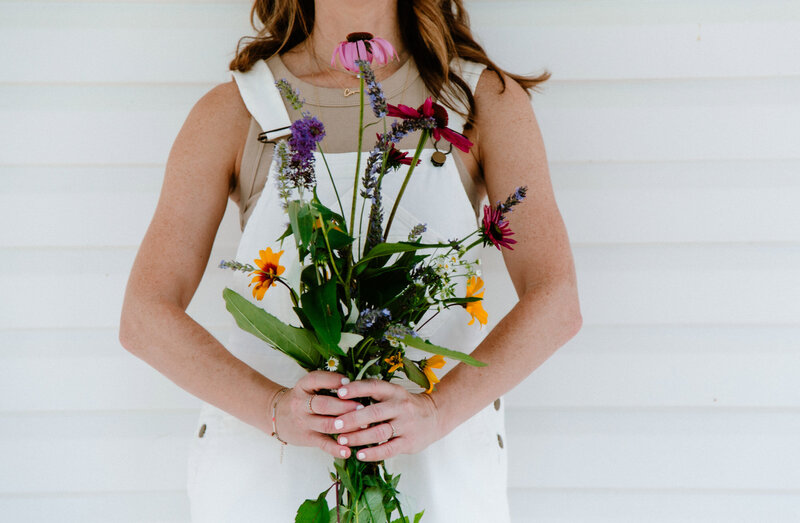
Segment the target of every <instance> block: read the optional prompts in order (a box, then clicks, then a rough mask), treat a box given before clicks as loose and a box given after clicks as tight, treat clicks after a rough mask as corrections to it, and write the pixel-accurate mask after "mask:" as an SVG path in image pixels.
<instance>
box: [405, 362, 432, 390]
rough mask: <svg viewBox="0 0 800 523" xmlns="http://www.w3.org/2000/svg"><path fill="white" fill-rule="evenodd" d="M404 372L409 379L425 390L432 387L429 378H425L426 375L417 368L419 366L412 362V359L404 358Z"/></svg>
mask: <svg viewBox="0 0 800 523" xmlns="http://www.w3.org/2000/svg"><path fill="white" fill-rule="evenodd" d="M402 369H403V372H404V373H405V375H406V376H408V379H410V380H411V381H413V382H414V383H416V384H417V385H419V386H420V387H422V388H423V389H427V388H428V387H430V386H431V384H430V382H428V377H427V376H425V373H424V372H422V371H421V370H420V368H419V367H417V364H416V363H414V362H413V361H411V360H410V359H408V358H406V357H403V367H402Z"/></svg>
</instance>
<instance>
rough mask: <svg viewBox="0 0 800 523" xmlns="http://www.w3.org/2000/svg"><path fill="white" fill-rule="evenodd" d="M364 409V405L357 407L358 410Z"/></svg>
mask: <svg viewBox="0 0 800 523" xmlns="http://www.w3.org/2000/svg"><path fill="white" fill-rule="evenodd" d="M363 408H364V405H359V406H358V407H356V410H361V409H363Z"/></svg>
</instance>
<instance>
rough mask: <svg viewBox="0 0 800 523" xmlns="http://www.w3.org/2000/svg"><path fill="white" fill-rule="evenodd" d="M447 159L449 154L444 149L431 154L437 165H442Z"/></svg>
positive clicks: (432, 160)
mask: <svg viewBox="0 0 800 523" xmlns="http://www.w3.org/2000/svg"><path fill="white" fill-rule="evenodd" d="M446 161H447V155H446V154H444V153H443V152H442V151H434V153H433V154H432V155H431V163H432V164H433V165H435V166H436V167H441V166H442V165H444V162H446Z"/></svg>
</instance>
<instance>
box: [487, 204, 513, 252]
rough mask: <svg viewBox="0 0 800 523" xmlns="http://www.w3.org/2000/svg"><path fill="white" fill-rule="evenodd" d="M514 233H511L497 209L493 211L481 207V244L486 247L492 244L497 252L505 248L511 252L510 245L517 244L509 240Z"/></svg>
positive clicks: (490, 208) (509, 227)
mask: <svg viewBox="0 0 800 523" xmlns="http://www.w3.org/2000/svg"><path fill="white" fill-rule="evenodd" d="M513 234H514V233H513V232H512V231H511V226H510V225H509V224H508V220H506V219H504V216H503V214H502V213H501V212H500V210H499V209H495V208H493V207H490V206H488V205H484V206H483V227H481V238H483V244H484V245H488V244H489V243H492V244H493V245H494V246H495V247H497V250H498V251H500V250H502V249H501V247H505V248H507V249H508V250H511V251H513V250H514V248H513V247H511V244H512V243H517V240H514V239H512V238H510V236H511V235H513Z"/></svg>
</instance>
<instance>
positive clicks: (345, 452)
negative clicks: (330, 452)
mask: <svg viewBox="0 0 800 523" xmlns="http://www.w3.org/2000/svg"><path fill="white" fill-rule="evenodd" d="M339 455H340V456H341V457H343V458H346V457H347V451H346V450H344V449H342V450H340V451H339Z"/></svg>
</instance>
